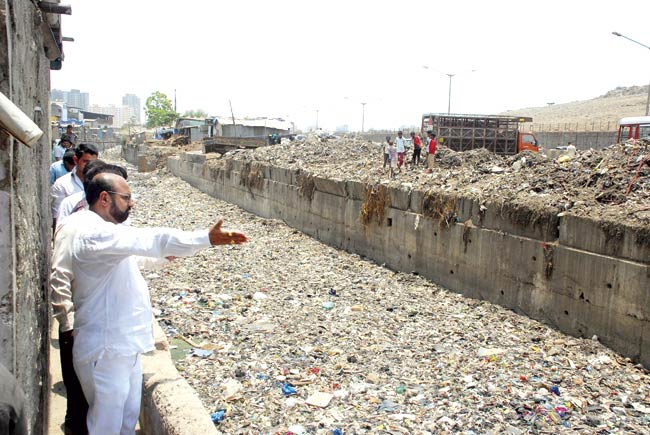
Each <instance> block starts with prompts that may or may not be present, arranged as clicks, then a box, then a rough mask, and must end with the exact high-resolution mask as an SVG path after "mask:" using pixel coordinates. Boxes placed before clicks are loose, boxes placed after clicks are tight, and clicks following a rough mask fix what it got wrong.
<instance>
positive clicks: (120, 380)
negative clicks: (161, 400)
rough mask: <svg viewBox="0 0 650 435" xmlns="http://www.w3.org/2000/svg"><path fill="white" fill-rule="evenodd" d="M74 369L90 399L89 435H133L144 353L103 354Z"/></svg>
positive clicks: (138, 407)
mask: <svg viewBox="0 0 650 435" xmlns="http://www.w3.org/2000/svg"><path fill="white" fill-rule="evenodd" d="M74 369H75V372H77V377H78V378H79V382H80V383H81V388H82V389H83V392H84V395H85V396H86V400H87V401H88V417H87V419H86V422H87V425H88V433H89V435H95V434H101V435H109V434H111V435H118V434H119V435H133V434H135V425H136V423H137V422H138V417H139V415H140V401H141V396H142V365H141V362H140V355H139V354H137V355H131V356H126V357H124V356H111V355H103V356H102V357H101V358H99V359H98V360H96V361H91V362H89V363H86V364H79V363H78V362H77V361H76V360H75V361H74Z"/></svg>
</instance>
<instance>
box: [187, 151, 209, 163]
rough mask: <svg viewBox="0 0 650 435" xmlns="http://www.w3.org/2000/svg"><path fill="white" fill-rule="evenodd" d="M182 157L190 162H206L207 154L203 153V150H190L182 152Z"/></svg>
mask: <svg viewBox="0 0 650 435" xmlns="http://www.w3.org/2000/svg"><path fill="white" fill-rule="evenodd" d="M181 155H182V159H183V160H186V161H188V162H192V163H204V162H205V156H206V155H205V154H203V153H202V152H201V151H188V152H185V153H182V154H181Z"/></svg>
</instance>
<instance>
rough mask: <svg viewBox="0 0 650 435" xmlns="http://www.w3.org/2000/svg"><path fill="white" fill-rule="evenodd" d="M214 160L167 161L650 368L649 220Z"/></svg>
mask: <svg viewBox="0 0 650 435" xmlns="http://www.w3.org/2000/svg"><path fill="white" fill-rule="evenodd" d="M210 158H211V157H210V155H208V157H206V155H204V154H201V153H183V154H181V155H180V156H173V157H170V158H169V159H168V161H167V164H168V167H169V168H170V170H171V171H172V172H173V173H174V174H175V175H176V176H178V177H180V178H182V179H184V180H186V181H188V182H189V183H190V184H192V185H193V186H195V187H197V188H199V189H200V190H202V191H204V192H206V193H208V194H210V195H212V196H215V197H217V198H220V199H223V200H225V201H228V202H231V203H233V204H237V205H239V206H241V207H242V208H244V209H246V210H248V211H250V212H252V213H255V214H258V215H260V216H264V217H268V218H274V219H283V220H284V221H285V222H286V223H287V224H288V225H290V226H292V227H294V228H297V229H300V230H301V231H303V232H305V233H306V234H309V235H310V236H313V237H315V238H317V239H319V240H321V241H323V242H325V243H327V244H330V245H332V246H335V247H338V248H342V249H346V250H348V251H351V252H355V253H358V254H360V255H364V256H366V257H368V258H371V259H373V260H375V261H377V262H378V263H385V264H386V265H387V266H388V267H390V268H392V269H395V270H401V271H405V272H417V273H418V274H420V275H422V276H425V277H427V278H429V279H431V280H432V281H434V282H436V283H438V284H440V285H442V286H445V287H447V288H449V289H451V290H454V291H457V292H460V293H462V294H465V295H467V296H470V297H475V298H479V299H485V300H489V301H491V302H494V303H497V304H500V305H502V306H505V307H508V308H511V309H513V310H515V311H517V312H520V313H523V314H526V315H528V316H530V317H532V318H535V319H538V320H541V321H544V322H547V323H549V324H551V325H553V326H556V327H557V328H559V329H560V330H562V331H564V332H566V333H569V334H572V335H577V336H583V337H591V336H593V335H597V336H598V337H599V338H600V340H601V341H602V342H603V343H604V344H606V345H608V346H610V347H611V348H612V349H614V350H616V351H618V352H620V353H621V354H623V355H625V356H628V357H630V358H632V359H633V360H635V361H640V362H642V363H643V364H644V365H645V366H646V367H650V285H648V284H649V283H650V266H649V264H650V236H649V233H650V231H649V230H648V229H647V228H646V229H633V228H628V227H625V226H622V225H605V224H603V223H600V222H594V221H592V220H589V219H583V218H578V217H574V216H568V215H567V216H562V217H558V216H557V215H555V214H553V213H550V212H541V213H540V212H535V211H533V210H529V209H527V208H526V207H525V206H520V205H515V204H500V203H499V204H489V203H488V204H478V203H477V202H476V201H474V200H472V199H470V198H463V197H455V196H445V195H440V194H437V195H436V194H428V193H427V192H422V191H417V190H410V189H399V188H397V189H394V188H386V187H385V186H381V185H380V186H376V187H375V189H374V191H373V192H372V193H370V192H369V191H368V190H367V186H364V185H363V184H361V183H358V182H354V181H344V180H327V179H322V178H318V177H313V176H311V175H310V174H307V173H304V172H301V171H300V170H288V169H284V168H279V167H273V166H269V165H266V164H263V163H255V162H254V163H250V162H242V161H234V160H230V161H227V162H226V164H225V165H219V166H217V165H210V164H209V160H210ZM369 198H370V199H369ZM376 204H380V206H379V207H376V208H373V205H376ZM384 204H385V206H384ZM481 205H483V207H484V208H483V209H482V208H481ZM485 207H486V208H485ZM362 210H363V211H364V213H366V216H367V219H366V220H367V222H366V223H362V219H361V216H362Z"/></svg>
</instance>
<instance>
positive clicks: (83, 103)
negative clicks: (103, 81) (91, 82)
mask: <svg viewBox="0 0 650 435" xmlns="http://www.w3.org/2000/svg"><path fill="white" fill-rule="evenodd" d="M89 100H90V97H89V95H88V92H81V91H80V90H79V89H70V92H68V93H67V98H66V100H65V102H66V103H68V106H70V107H77V108H79V109H82V110H88V106H89V105H90V101H89Z"/></svg>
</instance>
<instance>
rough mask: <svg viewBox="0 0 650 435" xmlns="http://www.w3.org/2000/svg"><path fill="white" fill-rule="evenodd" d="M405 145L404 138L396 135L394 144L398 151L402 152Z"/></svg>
mask: <svg viewBox="0 0 650 435" xmlns="http://www.w3.org/2000/svg"><path fill="white" fill-rule="evenodd" d="M405 145H406V139H405V138H404V137H399V136H397V137H396V138H395V146H396V147H397V152H398V153H403V152H404V151H405V150H406V148H405Z"/></svg>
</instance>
